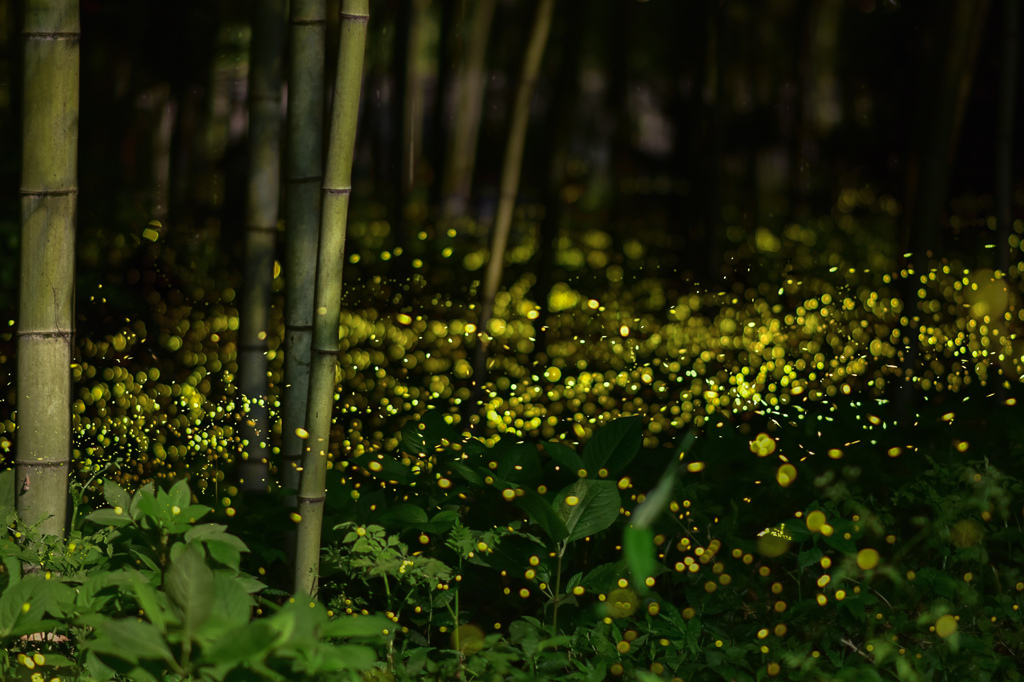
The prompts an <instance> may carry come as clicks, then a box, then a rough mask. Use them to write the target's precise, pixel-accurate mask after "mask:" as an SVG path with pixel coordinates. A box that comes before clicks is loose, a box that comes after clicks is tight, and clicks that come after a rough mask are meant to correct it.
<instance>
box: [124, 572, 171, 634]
mask: <svg viewBox="0 0 1024 682" xmlns="http://www.w3.org/2000/svg"><path fill="white" fill-rule="evenodd" d="M131 585H132V589H133V590H134V592H135V596H136V598H137V599H138V600H139V606H141V607H142V612H143V615H145V616H146V618H148V619H149V622H151V623H152V624H153V625H154V626H156V629H157V630H158V631H159V632H160V634H161V635H166V634H167V619H166V618H165V615H166V614H165V613H164V608H165V606H164V604H163V603H161V599H160V594H159V593H158V592H157V591H156V588H154V587H153V586H152V585H150V584H149V581H148V580H146V579H145V577H144V576H143V575H142V574H141V573H139V572H138V571H133V572H132V574H131Z"/></svg>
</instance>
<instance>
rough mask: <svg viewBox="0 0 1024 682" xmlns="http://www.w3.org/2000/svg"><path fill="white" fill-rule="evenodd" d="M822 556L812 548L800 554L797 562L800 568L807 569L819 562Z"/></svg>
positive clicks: (819, 551)
mask: <svg viewBox="0 0 1024 682" xmlns="http://www.w3.org/2000/svg"><path fill="white" fill-rule="evenodd" d="M823 556H824V554H823V553H822V551H821V550H820V549H818V548H817V547H812V548H811V549H805V550H804V551H802V552H800V554H798V555H797V562H798V565H799V566H800V568H807V567H808V566H813V565H814V564H816V563H818V562H819V561H821V557H823Z"/></svg>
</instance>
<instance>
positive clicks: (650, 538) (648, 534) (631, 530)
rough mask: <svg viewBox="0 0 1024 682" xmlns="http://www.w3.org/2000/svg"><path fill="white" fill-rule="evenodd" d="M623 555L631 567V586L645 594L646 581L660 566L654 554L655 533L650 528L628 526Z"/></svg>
mask: <svg viewBox="0 0 1024 682" xmlns="http://www.w3.org/2000/svg"><path fill="white" fill-rule="evenodd" d="M622 554H623V555H624V556H625V558H626V563H627V564H628V565H629V571H630V573H632V574H633V580H632V581H630V582H631V584H633V585H635V586H636V587H637V589H638V590H639V591H641V592H645V591H646V589H647V585H646V583H645V582H644V581H646V580H647V578H649V577H651V576H653V575H654V572H655V570H656V567H657V565H658V560H657V557H656V556H655V553H654V531H653V530H651V529H650V528H636V527H635V526H632V525H630V526H626V529H625V531H623V534H622Z"/></svg>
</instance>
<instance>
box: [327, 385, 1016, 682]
mask: <svg viewBox="0 0 1024 682" xmlns="http://www.w3.org/2000/svg"><path fill="white" fill-rule="evenodd" d="M1001 409H1006V408H1001ZM953 418H954V415H953V413H952V412H948V411H945V410H939V409H938V408H936V409H934V410H931V411H930V412H929V411H926V413H924V414H922V415H920V416H918V418H917V420H916V424H915V425H914V426H911V427H906V426H903V425H902V424H901V423H900V422H899V421H898V420H897V419H896V418H894V416H893V415H892V413H890V412H888V411H887V409H886V407H885V405H884V403H876V404H874V405H873V406H872V405H861V404H850V405H845V406H843V405H830V406H823V407H822V408H821V409H820V411H819V412H817V413H813V414H812V413H810V412H808V411H806V410H805V409H803V408H800V407H795V408H790V409H778V410H774V411H771V412H769V411H765V412H764V413H762V414H761V415H757V416H755V417H753V418H751V419H750V420H748V421H743V422H738V423H731V422H726V421H719V422H717V423H714V424H711V425H710V426H709V427H708V428H707V429H705V430H704V431H703V432H702V433H700V434H696V433H690V434H687V436H686V437H685V438H682V437H681V438H680V440H679V442H678V444H676V445H675V446H673V447H667V448H658V449H646V448H641V433H642V429H643V420H642V418H641V417H639V416H631V417H624V418H620V419H617V420H614V421H611V422H609V423H607V424H606V425H604V426H603V428H600V429H598V430H597V431H596V433H595V435H594V436H593V438H592V439H591V440H590V441H589V442H587V443H586V445H585V447H584V448H583V449H582V450H581V451H580V452H578V453H577V452H576V450H574V449H573V448H571V447H569V446H568V445H567V444H565V443H541V444H536V443H526V442H512V441H510V440H508V439H501V440H496V439H495V440H481V439H469V440H466V439H465V438H460V434H458V433H457V432H456V431H455V429H454V427H452V426H451V425H450V424H449V423H448V422H447V420H446V419H445V418H444V416H443V415H440V414H438V413H428V415H427V417H426V418H425V419H424V420H423V421H421V422H420V423H418V424H412V425H409V426H407V427H406V428H405V429H404V430H403V433H402V440H401V443H400V447H399V450H398V451H396V452H394V453H384V454H368V455H363V456H362V457H359V458H357V459H356V460H354V462H353V467H351V468H350V469H349V471H348V472H346V474H345V479H344V480H345V485H344V486H340V487H341V488H342V491H341V492H339V493H337V494H336V496H335V501H336V509H335V513H336V514H340V515H342V516H347V517H348V518H349V519H350V520H349V521H347V522H345V523H342V524H340V525H339V526H337V528H336V530H340V531H342V535H341V536H340V537H338V541H337V542H336V544H335V545H334V546H332V547H331V548H329V549H328V550H327V554H326V558H325V564H326V565H328V566H333V567H334V569H335V570H336V571H337V573H335V574H332V575H326V576H325V586H324V588H323V590H324V592H325V593H326V594H328V595H329V597H328V598H330V599H331V602H330V603H331V604H332V606H333V607H335V608H337V609H339V610H341V609H344V610H349V611H351V612H353V613H358V612H361V611H363V610H372V609H375V608H377V609H385V610H387V611H388V613H389V616H390V617H391V618H392V620H393V621H394V622H395V623H396V629H395V632H396V636H395V639H394V640H392V641H390V642H389V643H388V646H387V651H386V656H385V661H384V663H382V664H381V665H383V666H384V668H383V669H382V671H381V672H380V673H378V675H386V676H391V677H389V679H390V678H395V679H411V678H413V677H415V678H417V679H451V678H452V677H456V676H457V677H460V678H474V679H475V678H480V679H553V678H556V677H557V678H564V679H580V680H601V679H606V678H608V677H619V676H621V677H624V678H628V679H644V680H646V679H674V680H686V681H687V682H691V681H693V680H718V679H728V680H760V679H763V678H765V677H776V676H778V677H781V678H783V679H792V680H835V679H843V680H846V679H849V680H874V679H877V680H884V679H899V680H911V681H914V680H931V679H950V680H952V679H964V678H971V679H1006V680H1013V679H1019V678H1020V672H1021V671H1020V666H1021V665H1022V664H1024V622H1022V618H1021V612H1020V602H1021V594H1022V591H1024V581H1022V578H1024V575H1022V572H1021V568H1020V566H1021V565H1022V561H1024V546H1022V542H1021V541H1022V540H1024V534H1022V528H1021V521H1022V518H1021V508H1022V503H1024V484H1022V483H1021V481H1020V480H1019V479H1018V478H1017V477H1015V476H1014V475H1012V474H1011V472H1012V471H1014V469H1013V468H1012V467H1013V462H1014V461H1015V458H1016V457H1019V456H1020V455H1021V454H1022V453H1021V441H1020V440H1014V439H1013V438H1007V435H1006V434H1005V433H1004V432H1003V431H1000V430H993V429H986V428H982V427H981V426H980V425H981V424H984V423H988V422H987V420H989V419H993V417H992V414H991V412H990V411H988V410H982V411H979V412H973V411H971V410H967V409H963V410H961V415H960V417H959V419H958V424H959V426H958V427H957V428H954V427H952V426H951V424H952V422H953ZM971 425H973V428H969V427H971ZM965 426H966V427H968V428H966V430H965ZM964 433H972V434H973V437H972V438H971V439H970V440H968V439H967V438H965V437H963V435H962V434H964ZM994 447H1000V448H1005V449H1003V450H1002V451H1000V450H994V449H993V448H994ZM975 452H980V453H982V454H978V455H975V454H974V453H975Z"/></svg>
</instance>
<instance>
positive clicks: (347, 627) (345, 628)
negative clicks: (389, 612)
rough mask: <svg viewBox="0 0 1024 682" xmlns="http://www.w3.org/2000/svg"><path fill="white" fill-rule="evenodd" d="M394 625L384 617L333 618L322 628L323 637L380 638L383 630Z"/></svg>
mask: <svg viewBox="0 0 1024 682" xmlns="http://www.w3.org/2000/svg"><path fill="white" fill-rule="evenodd" d="M393 627H394V623H392V622H391V621H390V620H388V619H387V618H385V617H384V616H376V615H372V616H355V617H353V616H346V617H341V618H335V619H334V620H332V621H329V622H328V623H327V624H326V625H325V626H324V627H323V635H324V636H325V637H332V638H334V637H339V638H342V637H344V638H347V637H382V636H383V634H382V633H383V631H384V630H390V629H392V628H393Z"/></svg>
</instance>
